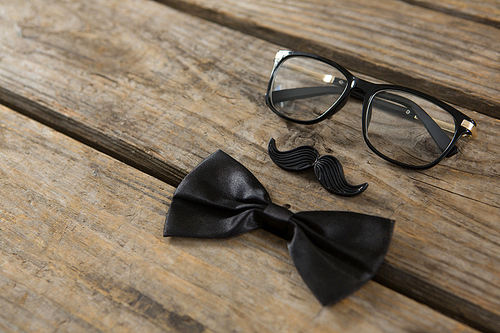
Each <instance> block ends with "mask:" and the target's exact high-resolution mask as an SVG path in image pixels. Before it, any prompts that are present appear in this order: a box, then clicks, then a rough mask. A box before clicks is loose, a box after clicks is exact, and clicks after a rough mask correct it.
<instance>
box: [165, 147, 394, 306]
mask: <svg viewBox="0 0 500 333" xmlns="http://www.w3.org/2000/svg"><path fill="white" fill-rule="evenodd" d="M393 227H394V223H393V221H392V220H389V219H385V218H380V217H376V216H370V215H364V214H358V213H352V212H336V211H311V212H300V213H296V214H294V213H292V212H291V211H289V210H288V209H286V208H283V207H281V206H278V205H275V204H273V203H272V202H271V200H270V198H269V194H268V193H267V191H266V189H265V188H264V187H263V186H262V185H261V184H260V182H259V181H258V180H257V178H255V176H254V175H253V174H252V173H250V171H248V170H247V169H246V168H245V167H244V166H243V165H241V164H240V163H238V162H237V161H235V160H234V159H233V158H231V157H230V156H229V155H227V154H226V153H224V152H223V151H221V150H219V151H217V152H215V153H213V154H212V155H211V156H209V157H208V158H207V159H206V160H204V161H203V162H202V163H200V164H199V165H198V166H197V167H196V168H194V169H193V171H191V173H189V174H188V175H187V176H186V177H185V178H184V180H183V181H182V182H181V183H180V185H179V187H178V188H177V190H176V191H175V193H174V197H173V199H172V203H171V205H170V209H169V211H168V214H167V219H166V222H165V229H164V232H163V235H164V236H180V237H203V238H219V237H229V236H236V235H239V234H241V233H244V232H247V231H250V230H253V229H256V228H263V229H265V230H267V231H269V232H272V233H273V234H275V235H277V236H279V237H281V238H283V239H285V240H286V241H287V242H288V250H289V251H290V255H291V257H292V260H293V262H294V264H295V267H296V268H297V270H298V272H299V273H300V275H301V276H302V279H303V280H304V282H305V283H306V284H307V286H308V287H309V288H310V289H311V290H312V292H313V293H314V295H315V296H316V297H317V298H318V300H319V301H320V302H321V303H322V304H323V305H326V304H333V303H336V302H338V301H340V300H341V299H342V298H344V297H346V296H348V295H350V294H351V293H353V292H354V291H356V290H357V289H358V288H360V287H361V286H362V285H363V284H365V283H366V282H367V281H368V280H370V279H371V278H372V277H373V276H374V275H375V272H376V271H377V269H378V267H379V266H380V264H381V263H382V261H383V260H384V257H385V254H386V253H387V250H388V248H389V243H390V240H391V236H392V230H393ZM222 260H223V259H222Z"/></svg>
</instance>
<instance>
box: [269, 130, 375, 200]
mask: <svg viewBox="0 0 500 333" xmlns="http://www.w3.org/2000/svg"><path fill="white" fill-rule="evenodd" d="M267 151H268V153H269V157H271V159H272V160H273V162H274V163H276V165H278V166H279V167H280V168H282V169H284V170H286V171H293V172H297V171H306V170H309V169H314V173H315V175H316V178H317V179H318V181H319V182H320V184H321V185H322V186H323V187H324V188H325V189H327V190H328V191H329V192H331V193H334V194H337V195H342V196H347V197H351V196H354V195H358V194H360V193H362V192H363V191H364V190H366V188H367V187H368V183H363V184H361V185H351V184H349V183H348V182H347V180H346V179H345V176H344V169H343V168H342V164H340V162H339V160H337V159H336V158H335V157H333V156H331V155H324V156H320V155H319V153H318V151H317V150H316V149H314V148H313V147H311V146H300V147H297V148H294V149H291V150H287V151H279V150H278V148H276V141H275V140H274V139H271V140H270V141H269V146H268V148H267Z"/></svg>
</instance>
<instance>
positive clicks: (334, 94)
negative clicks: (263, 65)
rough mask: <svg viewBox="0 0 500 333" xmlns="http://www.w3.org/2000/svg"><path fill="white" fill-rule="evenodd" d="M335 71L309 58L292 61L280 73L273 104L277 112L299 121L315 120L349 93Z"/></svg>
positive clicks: (288, 61) (279, 70)
mask: <svg viewBox="0 0 500 333" xmlns="http://www.w3.org/2000/svg"><path fill="white" fill-rule="evenodd" d="M346 85H347V80H346V78H345V76H344V75H343V74H342V73H341V72H340V71H339V70H338V69H336V68H335V67H332V66H330V65H328V64H326V63H324V62H322V61H317V60H315V59H312V58H306V57H291V58H289V59H287V60H286V61H285V62H284V63H283V64H282V65H281V66H280V68H279V69H278V72H277V74H276V76H275V79H274V81H273V83H272V87H271V100H272V102H273V104H274V107H275V108H276V110H277V111H278V112H281V113H282V114H283V115H285V116H287V117H289V118H292V119H296V120H314V119H316V118H318V117H319V116H321V115H322V114H323V113H325V112H326V111H327V110H328V109H330V108H331V107H332V106H333V105H334V104H335V103H336V102H337V101H338V100H339V98H340V96H342V94H343V93H344V91H345V89H346Z"/></svg>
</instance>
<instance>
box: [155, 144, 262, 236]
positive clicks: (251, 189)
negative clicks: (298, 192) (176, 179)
mask: <svg viewBox="0 0 500 333" xmlns="http://www.w3.org/2000/svg"><path fill="white" fill-rule="evenodd" d="M269 203H271V200H270V199H269V194H268V193H267V191H266V189H265V188H264V187H263V186H262V185H261V184H260V182H259V181H258V180H257V178H255V176H254V175H253V174H252V173H251V172H250V171H249V170H248V169H247V168H245V167H244V166H243V165H242V164H240V163H239V162H237V161H236V160H235V159H233V158H232V157H230V156H229V155H227V154H226V153H224V152H223V151H222V150H218V151H216V152H215V153H213V154H212V155H210V156H209V157H208V158H206V159H205V160H204V161H203V162H201V163H200V164H199V165H198V166H197V167H195V168H194V169H193V170H192V171H191V172H190V173H189V174H188V175H187V176H186V177H185V178H184V179H183V180H182V182H181V183H180V184H179V186H178V187H177V189H176V191H175V192H174V197H173V199H172V203H171V205H170V209H169V211H168V213H167V218H166V221H165V228H164V230H163V235H164V236H180V237H199V238H201V237H210V238H213V237H216V238H219V237H229V236H235V235H239V234H241V233H243V232H247V231H250V230H252V229H255V228H259V227H261V224H260V223H259V221H260V220H261V219H259V218H255V214H259V213H258V211H263V210H264V209H265V207H266V206H268V204H269Z"/></svg>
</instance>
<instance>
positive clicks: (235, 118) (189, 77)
mask: <svg viewBox="0 0 500 333" xmlns="http://www.w3.org/2000/svg"><path fill="white" fill-rule="evenodd" d="M0 3H1V6H2V8H3V13H4V16H3V17H4V18H3V20H1V21H0V24H1V25H2V27H1V28H2V29H1V30H0V31H2V38H1V39H0V46H1V50H2V52H1V62H0V86H1V87H2V89H0V100H1V101H2V102H3V103H6V104H8V105H10V106H12V107H13V108H15V109H16V110H17V111H20V112H23V113H25V114H27V115H29V116H31V117H33V118H36V119H39V120H42V121H44V122H45V123H47V124H50V125H51V126H54V127H56V128H58V129H65V128H66V133H68V134H71V135H73V136H74V137H76V138H77V139H79V140H83V141H84V142H85V143H88V144H90V145H92V146H95V147H98V148H102V149H103V150H104V151H106V152H107V153H111V154H112V155H114V156H119V157H120V158H121V159H122V160H127V161H131V164H132V165H141V166H142V168H143V170H147V171H148V172H150V173H151V174H155V175H158V174H161V173H162V170H163V172H164V176H163V177H165V179H170V181H171V183H173V184H175V182H176V181H177V182H178V181H179V180H180V178H182V175H184V174H186V173H187V172H188V171H189V170H191V169H192V168H193V167H194V166H196V165H197V164H198V163H199V162H200V161H201V160H202V159H203V158H205V157H207V156H208V155H209V154H210V153H212V152H213V151H215V150H216V149H219V148H222V149H224V150H225V151H226V152H227V153H229V154H231V155H232V156H234V157H235V158H237V159H238V160H239V161H241V162H242V163H243V164H244V165H246V166H247V167H248V168H250V170H252V171H253V172H254V173H255V175H256V176H257V177H258V178H259V179H260V180H261V181H262V183H263V184H264V185H265V186H266V187H267V188H268V189H269V192H270V193H271V196H272V197H273V200H274V201H275V202H277V203H279V204H289V205H290V206H291V209H292V210H293V211H300V210H311V209H340V210H350V211H358V212H362V213H368V214H377V215H381V216H384V217H390V218H393V219H395V220H396V221H397V222H396V231H395V234H394V240H393V243H392V246H391V250H390V253H389V255H388V258H387V261H386V264H385V265H384V267H383V268H382V270H381V271H380V274H379V277H378V279H379V281H381V282H383V283H384V284H386V285H390V286H391V288H397V290H399V291H401V292H403V293H405V294H407V295H410V296H411V297H413V298H418V299H419V300H420V301H422V302H425V303H427V304H430V305H432V306H433V307H435V308H438V309H439V310H440V311H444V312H446V313H448V314H449V315H452V316H454V317H457V318H459V319H460V320H462V321H465V322H467V323H469V324H470V325H474V326H475V327H478V328H480V329H482V330H485V331H498V327H497V325H495V323H497V322H499V321H500V320H499V318H500V303H499V302H500V301H499V300H500V281H499V277H500V247H499V244H500V235H499V228H498V216H500V205H499V203H498V197H499V194H500V193H499V191H500V186H499V185H500V180H499V174H500V170H499V164H498V156H499V151H500V147H499V143H498V130H499V128H500V127H499V126H500V122H499V121H498V120H495V119H492V118H489V117H487V116H484V115H482V114H478V113H475V112H472V111H469V110H464V112H465V113H467V114H469V115H470V116H472V117H473V118H474V119H475V120H476V121H477V123H478V128H479V134H478V137H477V138H476V139H475V140H472V141H471V142H469V143H468V145H467V146H466V147H465V148H464V149H463V151H462V153H461V154H459V155H458V156H455V157H453V158H450V159H448V160H446V161H443V162H442V163H441V164H440V165H439V166H437V167H435V168H433V169H431V170H426V171H421V172H417V171H410V170H405V169H401V168H398V167H396V166H392V165H390V164H388V163H386V162H384V161H383V160H381V159H380V158H378V157H376V156H375V155H374V154H373V153H372V152H371V151H370V150H369V149H368V148H367V147H366V145H365V144H364V142H363V139H362V135H361V119H360V110H361V109H360V108H361V107H360V105H359V104H357V103H355V102H351V103H349V104H348V105H346V107H345V108H344V109H343V110H342V111H341V112H339V113H338V114H337V115H336V116H335V117H333V118H332V119H330V120H328V121H325V122H323V123H321V124H317V125H314V126H296V125H291V124H289V123H286V122H284V121H281V120H279V119H278V118H277V117H276V116H274V115H272V114H271V112H270V111H269V110H268V109H267V108H266V106H265V105H264V102H263V94H264V90H265V87H266V85H267V79H268V76H269V72H270V69H271V66H272V61H271V59H272V58H273V56H274V53H275V52H276V50H277V49H278V48H279V46H277V45H273V44H270V43H268V42H265V41H262V40H259V39H257V38H254V37H252V36H249V35H245V34H242V33H239V32H236V31H233V30H230V29H227V28H224V27H221V26H219V25H216V24H213V23H210V22H206V21H203V20H200V19H196V18H193V17H191V16H189V15H185V14H182V13H179V12H177V11H175V10H172V9H169V8H166V7H164V6H162V5H160V4H157V3H153V2H145V1H138V0H129V1H100V0H95V1H87V2H85V3H82V2H78V1H64V2H59V1H54V2H51V1H42V0H38V1H32V2H31V3H30V6H22V5H17V4H16V5H14V4H12V3H10V2H8V1H3V2H0ZM207 32H209V33H207ZM242 50H244V52H242ZM271 137H274V138H276V139H277V142H278V147H279V148H283V149H285V148H291V147H296V146H298V145H301V144H313V145H314V146H315V147H316V148H317V149H318V151H320V153H321V154H333V155H335V156H337V157H338V158H339V159H340V160H341V161H342V163H343V165H344V167H345V170H346V175H347V178H348V180H349V181H351V182H352V183H361V182H364V181H368V182H369V184H370V187H369V189H368V190H367V191H366V192H365V193H363V195H361V196H359V197H356V198H349V199H344V198H339V197H335V196H332V195H330V194H328V193H326V192H325V191H324V190H323V189H322V188H321V186H320V185H318V183H317V182H316V181H315V180H314V179H313V177H311V176H308V175H294V174H290V173H286V172H284V171H282V170H279V169H278V168H277V167H276V166H274V165H273V164H272V162H271V161H270V159H269V158H268V157H267V153H266V146H267V142H268V141H269V139H270V138H271ZM171 170H174V171H175V173H173V172H172V171H171Z"/></svg>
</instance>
